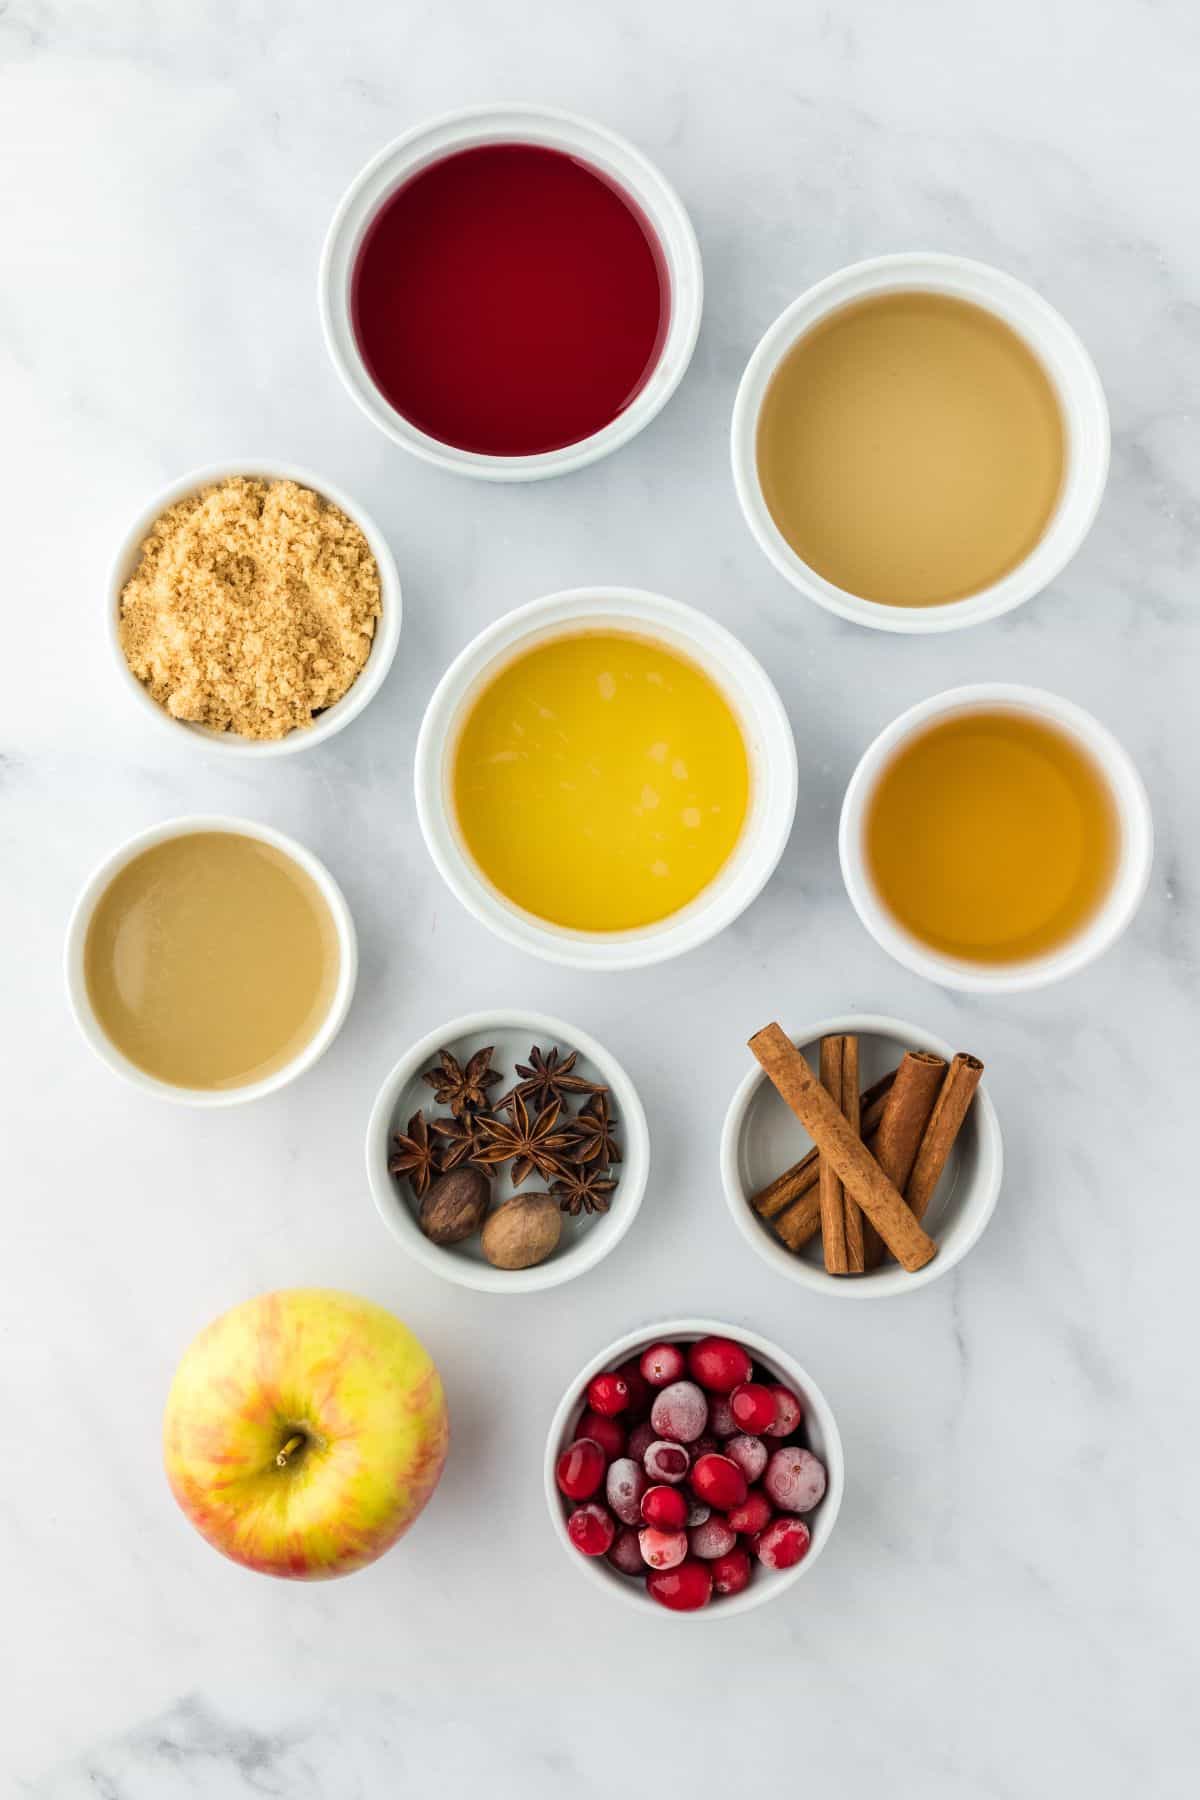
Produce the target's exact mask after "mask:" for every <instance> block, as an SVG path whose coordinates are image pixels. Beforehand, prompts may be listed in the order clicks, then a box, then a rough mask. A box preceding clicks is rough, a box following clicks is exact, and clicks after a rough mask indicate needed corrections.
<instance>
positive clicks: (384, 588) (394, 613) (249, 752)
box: [105, 459, 402, 761]
mask: <svg viewBox="0 0 1200 1800" xmlns="http://www.w3.org/2000/svg"><path fill="white" fill-rule="evenodd" d="M236 475H244V476H248V477H251V478H255V479H258V480H262V481H294V482H295V483H296V484H297V485H298V486H300V487H304V488H309V489H311V490H312V492H313V493H315V494H317V495H319V496H320V497H321V499H323V500H327V501H329V502H330V503H331V505H333V506H336V507H337V508H338V509H339V511H341V512H343V513H345V515H346V517H347V518H348V519H350V520H351V521H352V522H353V523H354V524H355V525H357V526H358V528H359V530H360V531H361V532H362V534H363V536H364V537H365V538H366V540H367V543H368V545H369V546H370V550H371V554H372V556H373V557H374V558H375V562H376V565H377V567H378V570H379V585H380V616H379V618H378V619H377V620H376V622H375V633H374V637H373V639H372V642H371V649H370V652H369V654H368V656H367V660H366V662H365V663H364V664H363V667H362V669H361V670H360V671H359V673H358V675H357V677H356V679H355V680H354V682H353V684H352V685H351V687H349V688H348V689H347V691H346V693H345V694H343V695H342V697H341V699H340V700H337V701H335V702H334V704H333V705H332V706H329V707H326V708H325V709H324V711H322V712H320V713H318V714H316V715H315V716H314V718H313V722H312V724H311V725H309V726H307V727H303V728H301V729H298V730H294V731H290V732H289V733H288V734H287V736H286V737H281V738H250V737H244V736H242V735H240V734H239V733H237V732H233V731H215V730H213V729H211V728H210V727H209V726H207V725H198V724H193V723H192V722H190V721H188V720H183V719H176V718H173V717H172V716H171V714H170V713H169V712H168V711H167V709H166V707H164V706H161V705H160V704H159V703H158V701H157V700H155V699H154V698H153V696H152V695H151V694H150V693H149V692H148V691H147V689H146V688H145V687H144V686H143V685H142V683H141V682H140V681H139V680H138V678H137V676H136V675H135V674H134V673H133V670H132V669H131V668H130V667H129V664H128V663H127V662H126V660H125V654H124V651H123V650H122V647H121V639H120V632H119V628H118V627H119V620H120V608H121V594H122V592H123V590H124V588H125V585H126V583H127V582H128V581H129V579H130V577H131V576H132V575H133V573H134V571H135V570H136V568H137V566H138V562H139V560H140V557H141V550H142V545H143V544H144V543H145V541H146V538H147V537H148V536H149V535H150V531H151V528H152V527H153V525H154V523H155V521H156V520H157V519H158V518H159V517H160V516H161V514H162V513H164V512H165V511H166V510H167V508H168V507H170V506H174V505H175V504H176V503H177V502H178V501H180V500H186V499H188V498H189V497H190V496H191V495H193V494H196V493H199V492H200V490H201V489H202V488H206V487H212V486H214V485H215V484H216V483H217V482H221V481H226V480H228V479H229V478H230V477H231V476H236ZM401 616H402V601H401V593H400V575H399V571H398V570H397V568H396V560H395V558H394V556H393V555H392V553H391V550H390V549H389V548H388V544H387V539H386V538H385V537H384V535H383V532H382V531H381V530H380V528H379V526H378V525H377V524H376V523H375V521H374V520H373V519H372V518H371V516H370V514H369V513H367V512H366V511H365V510H364V509H363V507H361V506H360V505H359V504H358V502H357V501H356V500H353V499H352V498H351V497H350V495H349V494H346V493H344V492H343V491H342V489H341V488H339V487H336V486H335V485H334V484H333V483H332V482H329V481H326V480H325V478H324V476H321V475H316V474H314V473H313V472H312V470H310V469H303V468H298V467H296V466H295V465H293V464H290V463H281V462H265V461H257V460H254V459H250V460H247V461H243V462H227V463H210V464H208V465H207V466H206V467H204V468H202V469H194V470H192V471H191V473H190V474H187V475H182V476H180V477H179V479H178V480H176V481H173V482H171V483H170V485H169V486H167V487H165V488H162V489H161V490H160V491H159V492H158V493H157V494H155V495H154V497H153V498H152V499H151V500H149V501H148V502H147V503H146V505H145V506H143V507H142V509H141V511H140V512H139V513H138V515H137V517H136V518H135V519H134V520H133V522H132V524H131V525H130V526H129V528H128V530H127V531H126V532H125V535H124V537H123V538H122V540H121V542H120V544H119V546H118V548H117V552H116V555H115V556H114V558H113V562H112V566H111V569H110V572H109V577H108V587H107V591H106V597H105V629H106V632H107V635H108V641H109V647H110V649H111V652H112V658H113V662H114V663H115V666H116V671H117V679H118V681H119V682H120V684H121V686H122V687H123V688H124V690H125V692H126V693H127V694H128V695H129V697H130V699H131V700H132V701H133V704H134V705H135V706H136V707H138V708H139V710H140V711H141V713H142V715H143V716H144V717H145V718H148V719H152V720H155V721H156V722H157V723H158V725H159V726H161V727H165V728H166V729H167V730H169V731H170V732H171V733H172V735H173V736H174V738H175V741H176V742H177V743H190V744H193V745H195V746H197V747H198V748H200V749H202V750H206V751H212V752H213V753H214V754H217V755H221V756H230V757H235V756H236V757H243V758H251V759H254V760H258V761H262V760H264V759H267V758H270V757H277V756H291V755H294V754H295V752H296V751H298V750H311V749H312V748H313V747H314V746H315V745H317V744H321V743H324V742H325V740H326V739H327V738H331V737H333V736H335V734H336V733H337V732H339V731H342V730H344V728H345V727H346V726H347V725H349V724H350V722H351V720H353V719H356V718H357V717H358V715H359V713H361V712H362V711H363V709H364V707H365V706H366V705H367V704H368V703H369V701H371V700H372V699H373V698H374V697H375V695H376V694H377V693H378V692H379V690H380V688H381V687H382V686H383V683H384V681H385V679H386V677H387V674H388V671H389V670H390V668H391V666H392V662H393V660H394V659H395V655H396V650H397V647H398V645H399V642H400V625H401Z"/></svg>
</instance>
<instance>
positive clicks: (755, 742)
mask: <svg viewBox="0 0 1200 1800" xmlns="http://www.w3.org/2000/svg"><path fill="white" fill-rule="evenodd" d="M580 630H596V631H603V630H618V631H631V632H636V633H640V634H641V635H643V636H646V637H652V638H657V639H658V640H659V641H660V642H662V643H664V644H667V645H669V646H670V647H671V648H672V649H674V650H678V651H680V652H681V653H682V654H683V655H685V656H688V657H690V658H691V659H692V660H693V661H694V662H696V663H698V664H699V665H700V666H701V668H703V669H704V670H705V672H706V673H707V674H708V675H709V676H710V678H711V679H712V680H713V681H714V682H716V684H717V685H718V687H719V688H720V689H721V692H722V693H723V694H724V696H725V698H726V699H727V700H728V701H729V702H730V704H731V705H732V707H733V710H734V712H735V714H736V715H737V718H738V722H739V723H740V725H741V728H742V731H743V734H744V736H745V739H746V747H747V750H748V752H749V756H750V772H751V795H750V811H749V815H748V817H747V819H746V823H745V825H744V827H743V830H742V835H741V838H740V840H739V842H738V844H737V845H736V846H735V848H734V850H733V853H732V855H731V856H730V858H729V861H728V862H727V863H726V865H725V867H724V868H723V869H722V870H721V872H720V873H719V874H718V876H717V877H716V879H715V880H714V881H713V882H711V883H710V885H709V886H708V887H707V888H706V889H705V890H704V891H703V893H701V894H698V895H697V896H696V898H695V899H694V900H693V901H692V902H691V903H690V904H689V905H687V906H685V907H683V908H682V909H681V910H680V911H679V912H677V913H674V914H673V915H672V916H671V917H670V918H667V919H663V920H661V921H660V922H659V923H658V924H656V925H651V926H646V927H638V928H637V929H635V930H632V931H612V932H588V931H572V930H569V929H567V928H566V927H564V926H558V925H552V924H549V923H548V922H547V921H546V920H544V919H539V918H536V917H535V916H534V915H533V914H532V913H528V912H525V911H524V910H523V909H522V908H521V907H519V906H516V905H514V903H513V902H512V901H511V900H508V899H506V898H505V896H504V895H503V894H501V893H499V892H498V891H497V890H496V889H495V888H493V887H492V886H491V884H490V883H489V882H488V881H487V880H486V879H485V877H484V876H483V874H482V873H481V871H480V870H479V869H478V868H477V866H476V864H475V862H474V860H473V858H472V857H471V855H470V853H469V852H468V850H467V848H466V846H465V844H464V843H463V841H462V839H461V837H460V834H459V832H458V829H457V826H456V824H455V820H454V800H453V795H452V792H451V786H452V775H453V761H454V752H455V747H456V744H457V741H458V734H459V731H460V729H461V726H462V723H463V721H464V719H465V716H466V713H467V711H468V709H469V707H470V705H471V703H472V702H473V701H474V699H475V697H476V695H477V694H478V692H479V690H480V688H481V687H483V686H484V685H485V684H486V682H487V681H488V680H489V679H490V678H491V677H492V676H493V675H494V674H495V673H496V672H497V670H498V669H500V668H501V667H502V666H503V665H504V664H505V663H507V662H510V661H511V660H512V659H513V657H514V656H515V655H517V654H519V653H520V652H523V651H526V650H528V649H530V648H531V647H532V646H533V645H534V644H536V643H540V642H543V641H545V640H547V639H549V638H554V637H561V636H564V635H567V634H569V633H570V632H572V631H580ZM796 780H797V776H796V745H795V740H794V739H793V737H792V729H791V726H790V724H789V723H788V717H787V713H786V712H785V711H784V708H783V702H782V701H781V700H780V698H779V695H778V694H777V693H776V691H775V688H774V686H773V685H772V683H771V681H770V680H769V679H768V677H767V675H766V673H765V672H764V670H763V669H762V667H761V665H760V664H759V663H758V662H756V661H755V659H754V657H752V656H751V654H750V652H749V651H748V650H747V649H745V647H744V646H743V645H742V644H740V643H739V642H738V640H737V638H735V637H734V636H732V634H731V633H730V632H728V631H726V630H725V628H724V626H722V625H718V624H717V623H716V621H715V620H714V619H710V618H709V617H708V616H707V614H705V613H702V612H697V611H696V609H695V608H694V607H691V606H684V605H682V604H681V603H680V602H679V601H678V600H668V599H666V598H664V596H663V595H661V594H648V593H644V592H642V591H641V590H640V589H638V588H615V587H614V588H610V587H594V588H574V589H572V590H570V591H569V592H566V593H561V594H549V595H547V596H546V597H545V598H544V599H541V600H533V601H531V602H530V603H529V605H527V606H521V607H518V608H517V609H516V611H515V612H510V613H506V614H505V615H504V617H503V618H500V619H497V620H496V622H495V623H494V624H493V625H489V626H488V627H487V628H486V630H484V631H481V632H480V634H479V636H478V637H477V638H475V639H474V640H473V641H472V642H471V643H470V644H468V645H467V647H466V649H465V650H464V651H462V653H461V654H460V655H459V656H457V657H456V658H455V659H454V661H453V662H452V663H451V665H450V667H449V668H448V669H447V671H446V673H445V674H444V675H443V676H442V679H441V681H440V682H439V683H438V685H437V687H436V689H435V690H434V694H433V698H432V699H431V700H430V702H429V705H428V707H427V708H426V712H425V717H424V719H423V720H422V722H421V731H420V735H419V737H418V739H417V754H416V762H415V785H416V799H417V817H418V818H419V820H420V822H421V830H422V832H423V833H424V835H425V842H426V844H427V845H428V846H429V853H430V855H431V856H432V857H433V860H434V862H435V863H436V865H437V867H438V871H439V873H440V874H441V875H442V877H443V878H444V880H445V881H446V883H447V885H448V886H449V888H450V889H451V892H452V893H453V894H454V895H455V898H456V899H458V900H460V901H461V902H462V904H463V905H464V906H465V907H466V908H467V911H468V912H470V913H473V914H474V916H475V917H476V918H477V919H479V920H480V922H481V923H482V924H484V925H486V926H487V927H488V928H489V929H490V930H491V931H494V932H495V933H496V935H497V936H498V937H501V938H503V939H504V940H505V942H506V943H510V944H515V945H516V946H517V947H518V948H519V949H522V950H528V951H531V952H532V954H533V955H535V956H541V957H544V958H545V959H546V961H548V962H555V963H564V964H568V965H570V966H572V967H574V968H579V969H635V968H641V967H644V966H645V965H646V964H648V963H655V962H664V961H666V959H667V958H668V957H671V956H679V955H681V954H682V952H683V951H685V950H692V949H694V948H695V947H696V945H697V944H702V943H704V942H705V941H706V940H707V939H708V938H711V937H714V936H715V935H716V933H717V932H718V931H722V930H724V928H725V926H726V925H728V924H729V923H730V921H731V920H733V919H735V918H737V916H738V914H739V913H740V912H742V911H743V910H744V909H745V908H746V907H747V906H749V904H750V902H751V901H752V900H753V899H754V898H755V896H756V895H757V894H758V893H759V891H760V889H761V888H762V887H763V885H764V884H765V883H766V881H767V880H768V879H769V877H770V875H771V873H772V871H773V870H774V868H775V865H776V863H777V862H778V861H779V858H780V857H781V855H782V854H783V849H784V846H785V844H786V843H787V840H788V835H789V833H790V831H791V829H792V819H793V816H794V814H795V810H796Z"/></svg>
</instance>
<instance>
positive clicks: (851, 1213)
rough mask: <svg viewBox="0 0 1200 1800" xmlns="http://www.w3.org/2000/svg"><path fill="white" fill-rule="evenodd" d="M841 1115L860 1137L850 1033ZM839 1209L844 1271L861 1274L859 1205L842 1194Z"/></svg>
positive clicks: (855, 1064) (862, 1244)
mask: <svg viewBox="0 0 1200 1800" xmlns="http://www.w3.org/2000/svg"><path fill="white" fill-rule="evenodd" d="M842 1112H843V1114H844V1115H845V1119H846V1123H847V1125H848V1126H849V1127H850V1129H851V1131H852V1132H853V1133H854V1135H855V1137H856V1138H858V1137H861V1136H862V1130H861V1119H860V1115H859V1104H858V1039H857V1038H856V1037H851V1036H850V1035H849V1034H847V1035H846V1036H845V1037H844V1038H843V1039H842ZM842 1206H843V1209H844V1211H845V1217H846V1269H847V1271H848V1273H849V1274H851V1275H861V1274H862V1273H863V1270H864V1269H865V1268H866V1266H867V1264H866V1243H865V1238H864V1235H863V1227H864V1225H865V1223H866V1221H865V1220H864V1218H863V1216H862V1210H861V1208H860V1207H859V1205H858V1203H857V1202H856V1201H855V1200H854V1198H853V1197H852V1196H851V1195H850V1194H848V1193H846V1192H844V1191H843V1194H842ZM872 1229H873V1228H872Z"/></svg>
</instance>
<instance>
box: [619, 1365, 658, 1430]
mask: <svg viewBox="0 0 1200 1800" xmlns="http://www.w3.org/2000/svg"><path fill="white" fill-rule="evenodd" d="M617 1374H618V1375H619V1376H620V1377H621V1378H622V1380H623V1381H624V1383H625V1385H626V1387H627V1388H628V1389H629V1405H628V1407H627V1408H626V1411H627V1412H628V1413H629V1415H630V1417H631V1418H635V1419H640V1418H643V1417H644V1416H645V1414H646V1413H648V1412H649V1411H650V1383H649V1382H648V1381H647V1380H646V1378H645V1376H644V1375H643V1374H642V1371H641V1367H640V1366H639V1363H638V1359H637V1357H636V1356H631V1357H630V1359H629V1361H628V1362H623V1363H622V1364H621V1366H620V1368H619V1369H618V1370H617Z"/></svg>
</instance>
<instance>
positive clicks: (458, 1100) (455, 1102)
mask: <svg viewBox="0 0 1200 1800" xmlns="http://www.w3.org/2000/svg"><path fill="white" fill-rule="evenodd" d="M494 1049H495V1045H494V1044H489V1045H488V1046H487V1048H486V1049H484V1050H477V1051H476V1052H475V1054H474V1056H473V1057H472V1058H471V1060H470V1062H469V1063H468V1064H467V1066H466V1068H465V1069H464V1068H463V1066H462V1064H461V1063H460V1062H459V1060H458V1058H457V1057H456V1056H452V1055H451V1054H450V1052H449V1050H439V1051H438V1056H439V1057H440V1059H441V1067H440V1068H433V1069H426V1071H425V1073H424V1074H423V1075H422V1077H421V1080H422V1081H427V1082H428V1083H429V1085H430V1087H431V1088H432V1089H433V1097H434V1099H435V1100H436V1101H437V1103H438V1105H439V1106H448V1107H449V1108H450V1111H451V1112H452V1113H453V1114H454V1116H455V1118H456V1119H461V1118H463V1117H464V1116H465V1115H466V1114H467V1113H473V1112H480V1111H481V1110H482V1109H483V1108H484V1107H485V1106H486V1105H487V1103H488V1097H487V1091H488V1089H489V1088H490V1087H494V1086H495V1085H496V1083H497V1082H498V1081H500V1080H502V1079H503V1078H502V1076H501V1074H500V1071H499V1070H498V1069H493V1068H490V1067H489V1064H490V1063H491V1060H492V1051H493V1050H494Z"/></svg>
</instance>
